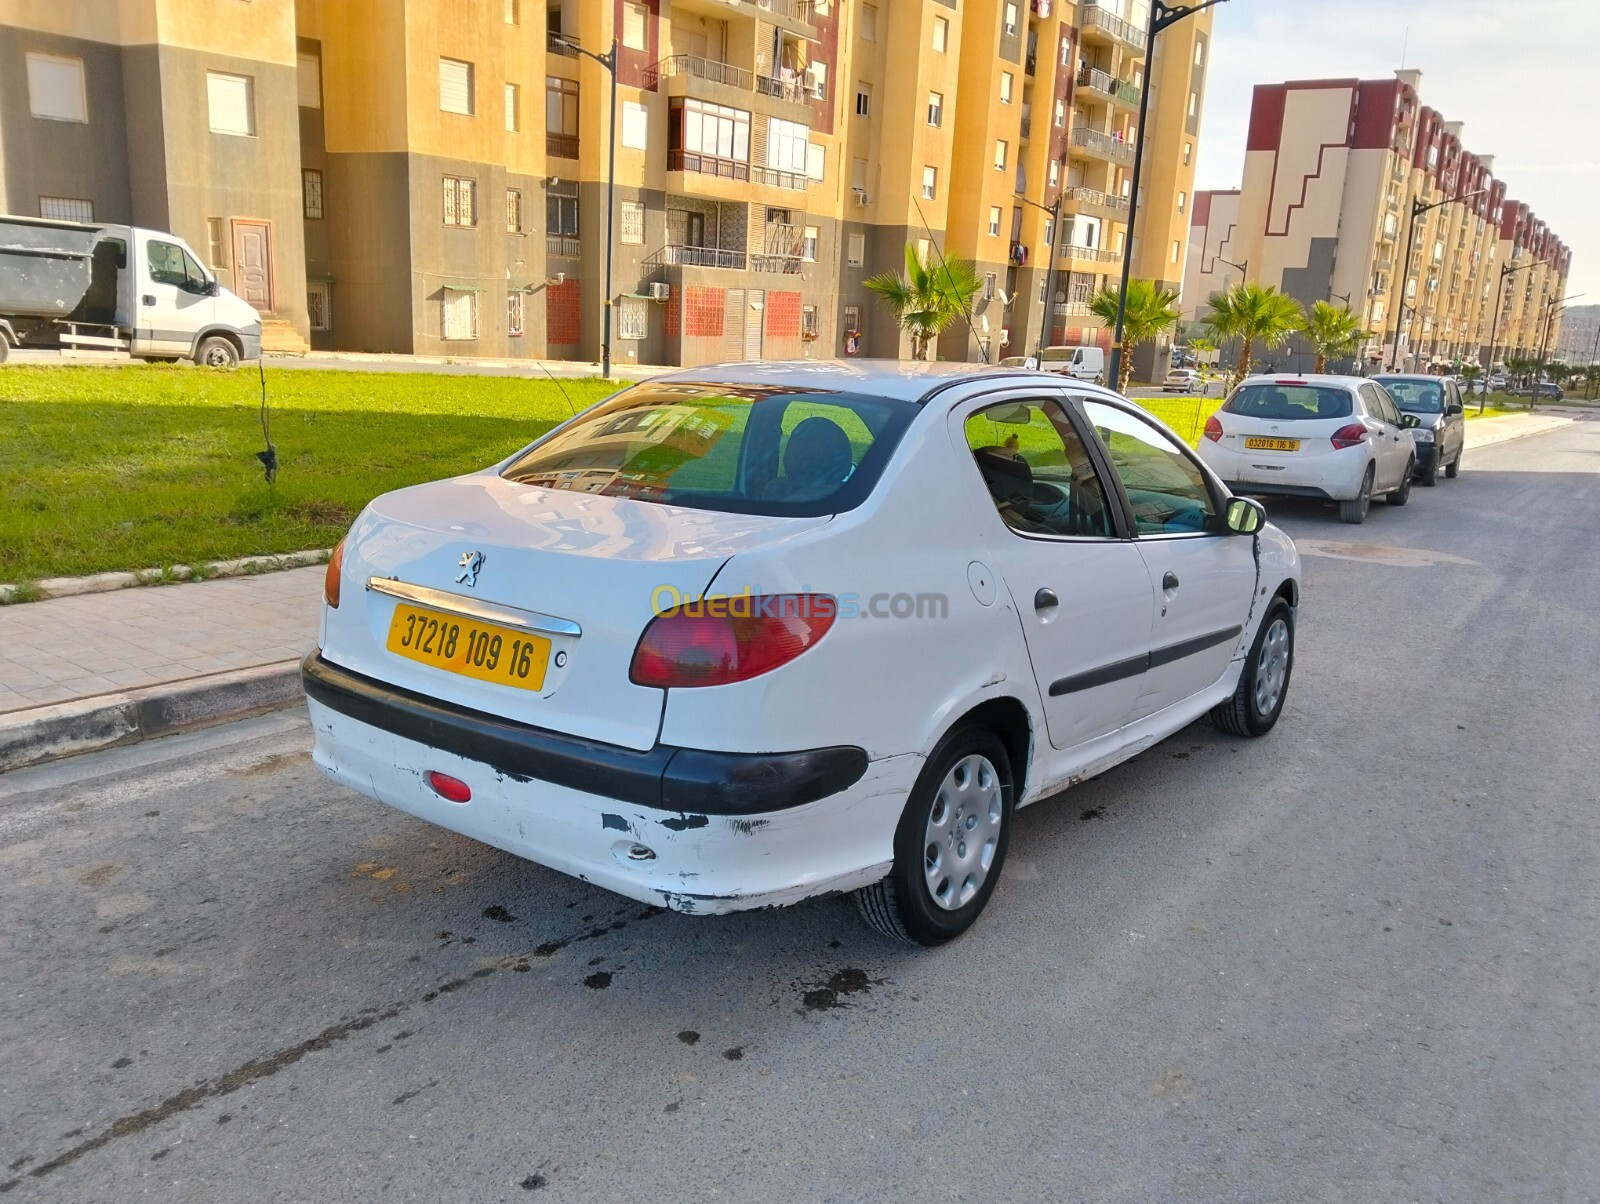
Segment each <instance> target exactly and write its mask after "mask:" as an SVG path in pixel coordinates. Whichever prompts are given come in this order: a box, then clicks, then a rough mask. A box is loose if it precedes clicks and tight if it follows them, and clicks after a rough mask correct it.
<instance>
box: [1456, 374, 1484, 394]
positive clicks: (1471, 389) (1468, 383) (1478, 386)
mask: <svg viewBox="0 0 1600 1204" xmlns="http://www.w3.org/2000/svg"><path fill="white" fill-rule="evenodd" d="M1488 391H1489V382H1488V381H1486V380H1484V379H1483V378H1482V377H1478V378H1477V379H1475V380H1464V381H1462V382H1461V392H1462V393H1464V394H1467V395H1469V396H1478V395H1481V394H1484V393H1487V392H1488Z"/></svg>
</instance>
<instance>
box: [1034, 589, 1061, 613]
mask: <svg viewBox="0 0 1600 1204" xmlns="http://www.w3.org/2000/svg"><path fill="white" fill-rule="evenodd" d="M1060 605H1061V599H1060V598H1058V597H1056V591H1055V590H1053V589H1041V590H1040V591H1039V592H1038V593H1036V594H1034V595H1033V609H1034V610H1037V611H1039V612H1041V613H1042V612H1044V611H1047V610H1054V609H1055V608H1056V607H1058V606H1060Z"/></svg>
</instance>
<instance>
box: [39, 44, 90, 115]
mask: <svg viewBox="0 0 1600 1204" xmlns="http://www.w3.org/2000/svg"><path fill="white" fill-rule="evenodd" d="M28 110H29V112H31V113H32V114H33V115H34V116H35V117H42V118H44V119H45V120H46V121H76V122H79V123H87V122H88V120H89V100H88V96H87V94H86V93H85V92H84V88H83V60H82V59H69V58H62V57H61V56H59V55H54V54H34V53H32V52H30V53H29V54H28Z"/></svg>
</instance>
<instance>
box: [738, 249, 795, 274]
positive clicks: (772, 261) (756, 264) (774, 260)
mask: <svg viewBox="0 0 1600 1204" xmlns="http://www.w3.org/2000/svg"><path fill="white" fill-rule="evenodd" d="M804 262H805V261H804V260H802V259H801V258H800V256H799V255H777V254H766V255H752V256H750V270H751V271H752V272H776V273H779V274H781V275H784V276H798V275H799V274H800V273H801V271H802V270H803V269H804Z"/></svg>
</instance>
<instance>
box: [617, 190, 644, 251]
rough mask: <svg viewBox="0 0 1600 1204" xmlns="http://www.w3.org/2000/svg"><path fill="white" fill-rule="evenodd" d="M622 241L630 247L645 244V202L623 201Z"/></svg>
mask: <svg viewBox="0 0 1600 1204" xmlns="http://www.w3.org/2000/svg"><path fill="white" fill-rule="evenodd" d="M622 241H623V242H624V243H626V244H627V245H628V246H630V247H642V246H644V203H643V202H641V201H623V202H622Z"/></svg>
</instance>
